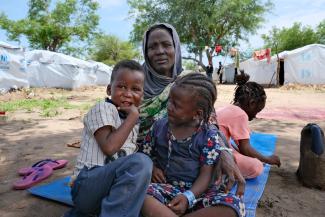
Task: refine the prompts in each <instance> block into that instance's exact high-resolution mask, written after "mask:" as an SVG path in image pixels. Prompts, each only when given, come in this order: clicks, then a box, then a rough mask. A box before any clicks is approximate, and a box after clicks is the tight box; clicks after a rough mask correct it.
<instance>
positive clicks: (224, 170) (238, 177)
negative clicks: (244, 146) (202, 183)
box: [216, 151, 246, 197]
mask: <svg viewBox="0 0 325 217" xmlns="http://www.w3.org/2000/svg"><path fill="white" fill-rule="evenodd" d="M219 163H220V165H219V166H216V170H218V171H216V173H217V174H218V178H221V177H222V175H223V174H225V175H227V176H228V179H229V180H228V183H227V191H230V190H231V188H232V186H233V185H234V184H235V182H236V181H237V191H236V195H237V196H239V197H241V196H242V195H244V191H245V184H246V182H245V179H244V177H243V176H242V174H241V172H240V171H239V168H238V166H237V164H236V162H235V160H234V158H233V156H232V155H231V154H230V153H229V152H227V151H222V152H221V154H220V161H219ZM217 182H218V181H217Z"/></svg>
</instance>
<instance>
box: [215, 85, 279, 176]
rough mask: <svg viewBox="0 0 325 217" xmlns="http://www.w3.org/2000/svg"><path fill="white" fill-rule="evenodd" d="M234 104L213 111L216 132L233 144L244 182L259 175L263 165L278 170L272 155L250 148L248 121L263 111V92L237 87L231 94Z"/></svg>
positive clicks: (264, 98) (249, 87) (261, 90)
mask: <svg viewBox="0 0 325 217" xmlns="http://www.w3.org/2000/svg"><path fill="white" fill-rule="evenodd" d="M233 101H234V103H233V104H231V105H228V106H225V107H223V108H220V109H217V110H216V115H217V121H218V125H219V128H220V130H221V131H222V132H223V133H224V135H225V136H226V138H227V140H228V141H230V138H232V139H233V140H234V142H235V143H236V145H237V146H238V150H235V149H234V151H233V154H234V157H235V160H236V163H237V165H238V167H239V170H240V171H241V173H242V175H243V176H244V177H245V178H255V177H257V176H258V175H260V174H261V173H262V172H263V163H268V164H271V165H277V166H280V165H281V162H280V158H279V157H278V156H276V155H271V156H264V155H262V154H261V153H259V152H258V151H256V150H255V149H254V148H253V147H252V146H251V145H250V129H249V126H248V121H251V120H253V119H254V118H255V117H256V114H257V113H259V112H260V111H262V109H263V108H264V107H265V101H266V94H265V91H264V88H263V87H262V86H261V85H259V84H258V83H256V82H247V83H245V84H243V85H239V86H238V87H237V88H236V91H235V97H234V100H233Z"/></svg>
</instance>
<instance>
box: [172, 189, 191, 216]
mask: <svg viewBox="0 0 325 217" xmlns="http://www.w3.org/2000/svg"><path fill="white" fill-rule="evenodd" d="M167 206H168V207H169V208H170V209H171V210H172V211H173V212H174V213H175V214H176V215H178V216H181V215H183V214H184V213H185V211H186V210H187V207H188V201H187V198H186V197H185V196H184V195H183V194H179V195H177V196H176V197H174V199H173V200H172V201H170V203H169V204H168V205H167Z"/></svg>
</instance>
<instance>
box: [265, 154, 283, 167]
mask: <svg viewBox="0 0 325 217" xmlns="http://www.w3.org/2000/svg"><path fill="white" fill-rule="evenodd" d="M267 163H269V164H271V165H277V166H278V167H280V166H281V161H280V158H279V157H278V156H276V155H271V156H270V157H268V162H267Z"/></svg>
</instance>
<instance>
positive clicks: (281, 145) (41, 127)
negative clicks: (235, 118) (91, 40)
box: [0, 85, 325, 217]
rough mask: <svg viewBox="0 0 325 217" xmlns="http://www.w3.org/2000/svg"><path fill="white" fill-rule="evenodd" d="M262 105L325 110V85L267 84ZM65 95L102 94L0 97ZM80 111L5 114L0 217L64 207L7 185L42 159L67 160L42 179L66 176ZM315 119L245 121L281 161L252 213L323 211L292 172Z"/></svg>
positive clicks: (78, 94) (43, 94) (80, 99)
mask: <svg viewBox="0 0 325 217" xmlns="http://www.w3.org/2000/svg"><path fill="white" fill-rule="evenodd" d="M233 91H234V86H233V85H219V86H218V100H217V103H216V107H219V106H222V105H226V104H228V103H230V102H231V99H232V94H233ZM266 92H267V96H268V98H267V105H266V108H265V110H266V111H267V110H272V109H278V108H282V109H283V108H288V109H290V108H295V109H297V108H301V109H304V108H308V109H309V111H310V112H312V111H313V109H315V110H316V109H318V110H323V111H325V88H324V87H314V86H309V87H305V86H301V87H299V86H298V87H297V86H287V87H282V88H267V89H266ZM62 96H64V97H66V98H67V99H68V101H69V102H71V103H74V104H78V103H79V104H81V103H88V104H90V105H91V104H94V102H95V101H96V100H98V99H99V98H103V97H104V96H105V88H104V87H92V88H82V89H77V90H73V91H68V90H61V89H31V90H28V91H17V92H12V93H8V94H5V95H2V96H0V101H11V100H15V99H25V98H39V99H41V98H51V97H62ZM84 113H85V110H79V109H61V110H60V111H59V115H57V116H55V117H51V118H45V117H42V116H41V115H40V112H39V111H37V110H36V111H16V112H10V113H7V114H6V115H7V117H8V120H6V121H3V120H2V121H1V120H0V216H2V217H25V216H26V217H44V216H46V217H59V216H61V215H62V214H63V213H64V212H65V211H66V210H67V209H68V208H69V207H67V206H65V205H63V204H60V203H56V202H53V201H49V200H44V199H41V198H38V197H34V196H32V195H30V194H29V193H28V192H27V191H21V190H12V183H13V182H14V181H15V180H17V179H18V178H19V176H18V174H17V170H18V169H19V168H21V167H25V166H29V165H32V164H33V163H35V162H37V161H38V160H41V159H46V158H52V159H68V160H69V164H68V165H67V167H66V168H63V169H59V170H55V171H54V173H53V175H52V176H51V177H49V178H48V179H46V180H45V181H44V182H43V183H46V182H50V181H53V180H55V179H57V178H60V177H64V176H67V175H70V174H71V172H72V169H73V166H74V163H75V157H76V155H77V154H78V151H79V149H77V148H71V147H68V146H67V144H71V143H74V142H77V141H79V140H80V135H81V130H82V127H83V125H82V118H83V115H84ZM308 122H315V123H318V124H319V125H320V126H321V127H322V129H325V119H322V120H321V119H319V120H299V119H292V120H272V119H265V118H263V119H261V118H259V119H256V120H254V121H252V122H251V123H250V126H251V128H252V130H255V131H259V132H264V133H272V134H275V135H277V136H278V141H277V146H276V153H277V154H278V155H279V156H280V158H281V162H282V166H281V167H280V168H277V167H272V168H271V171H270V176H269V179H268V182H267V185H266V188H265V191H264V194H263V196H262V198H261V200H260V201H259V204H258V208H257V212H256V216H257V217H264V216H271V217H291V216H296V217H305V216H314V217H317V216H319V217H321V216H325V210H324V204H325V191H319V190H315V189H309V188H306V187H303V186H301V185H300V183H299V182H298V181H297V179H296V176H295V172H296V169H297V167H298V164H299V141H300V132H301V129H302V128H303V127H304V126H305V125H306V124H307V123H308Z"/></svg>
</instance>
